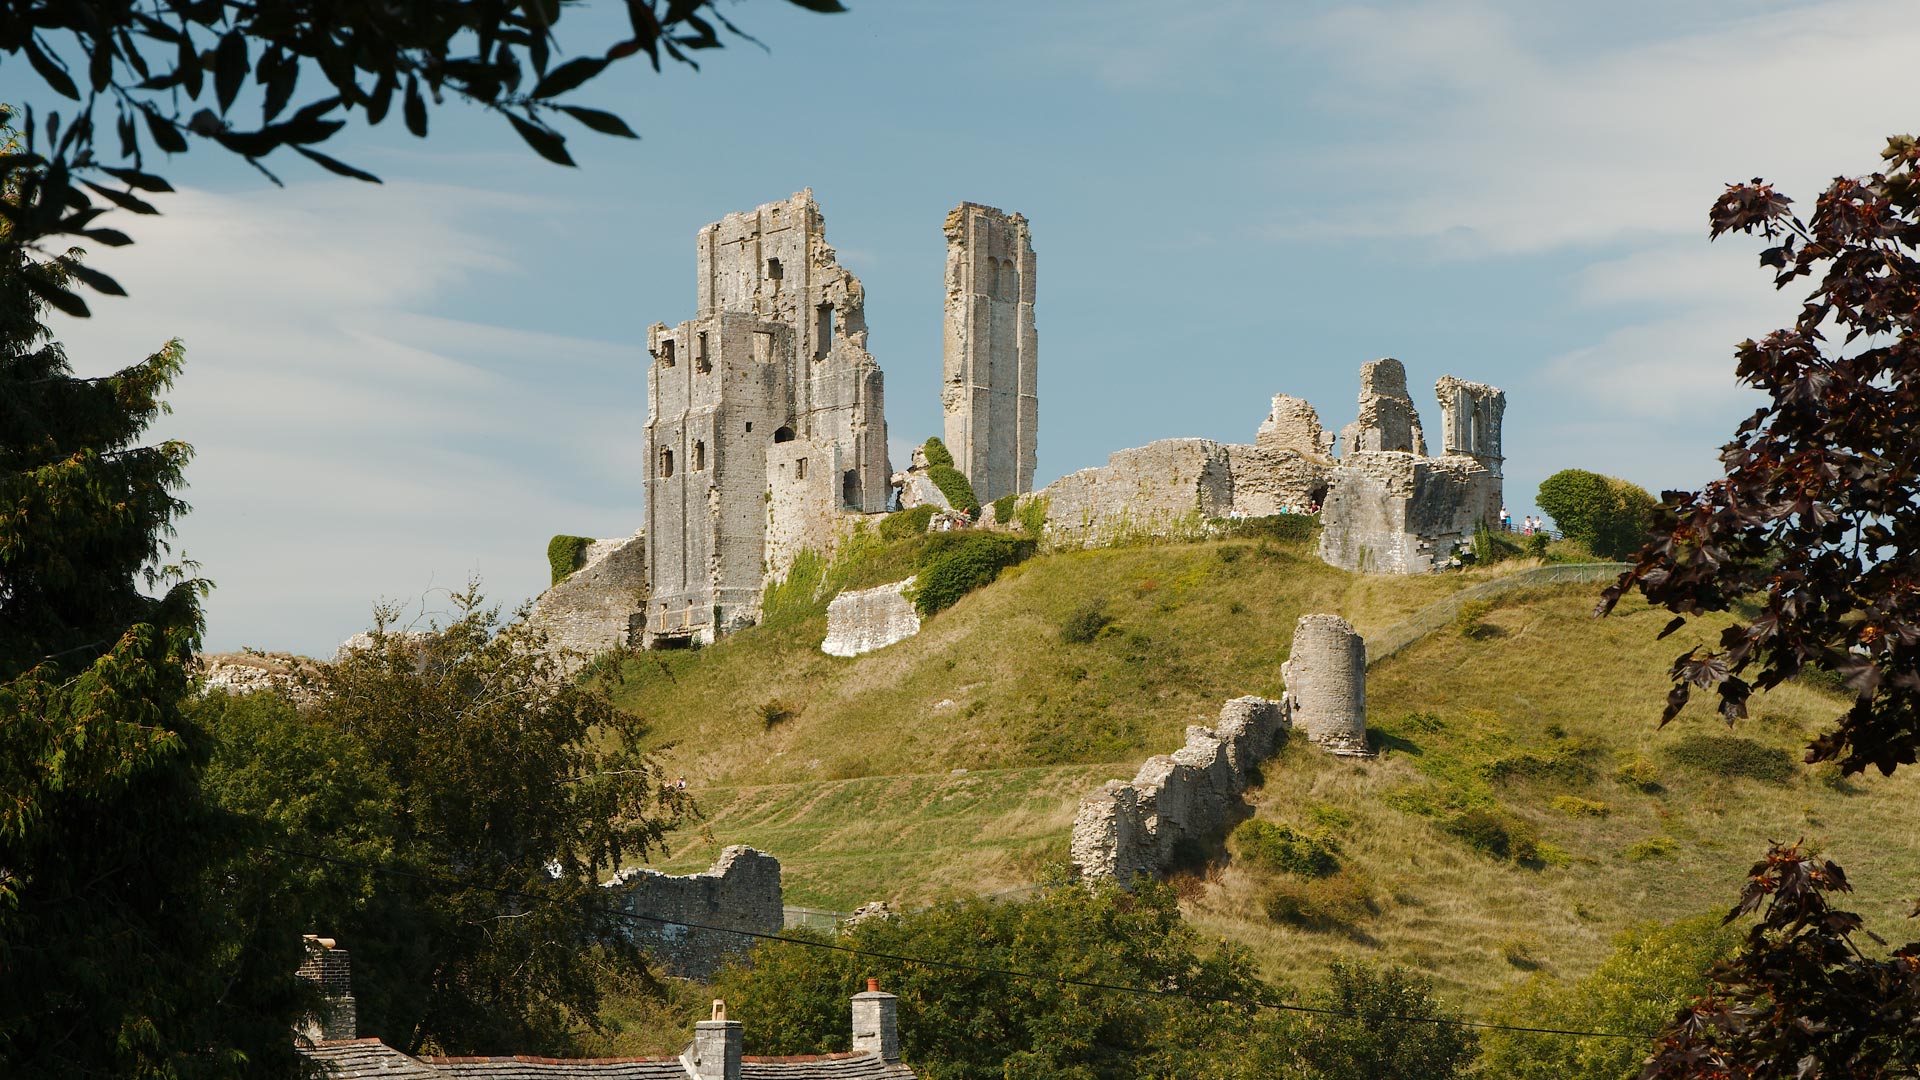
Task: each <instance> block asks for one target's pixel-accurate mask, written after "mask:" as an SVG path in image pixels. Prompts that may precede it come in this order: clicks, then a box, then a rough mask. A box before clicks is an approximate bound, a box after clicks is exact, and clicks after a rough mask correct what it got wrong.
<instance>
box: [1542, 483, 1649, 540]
mask: <svg viewBox="0 0 1920 1080" xmlns="http://www.w3.org/2000/svg"><path fill="white" fill-rule="evenodd" d="M1538 501H1539V503H1540V509H1542V510H1544V511H1546V512H1547V516H1549V517H1551V518H1553V521H1554V524H1556V525H1558V526H1559V527H1560V531H1561V532H1563V533H1565V534H1566V535H1567V538H1568V539H1570V540H1578V541H1580V542H1582V543H1584V544H1586V545H1587V546H1588V547H1589V548H1591V549H1592V550H1593V553H1594V554H1595V555H1598V556H1600V557H1601V558H1603V559H1623V558H1626V557H1628V556H1630V555H1632V554H1634V553H1635V552H1637V551H1639V550H1640V546H1641V545H1642V544H1644V543H1646V541H1647V529H1648V528H1649V527H1650V526H1651V524H1652V522H1653V508H1654V506H1655V505H1656V504H1655V502H1654V499H1653V496H1651V495H1649V494H1647V492H1646V489H1644V488H1641V487H1639V486H1638V485H1635V484H1631V483H1628V482H1627V481H1625V480H1621V479H1618V478H1616V477H1612V476H1602V475H1600V474H1599V473H1592V472H1587V471H1586V470H1584V469H1562V470H1561V471H1559V472H1557V473H1554V474H1553V475H1552V476H1549V477H1547V478H1546V479H1545V480H1543V481H1541V483H1540V494H1539V498H1538Z"/></svg>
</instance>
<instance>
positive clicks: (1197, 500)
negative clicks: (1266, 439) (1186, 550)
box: [1043, 439, 1233, 546]
mask: <svg viewBox="0 0 1920 1080" xmlns="http://www.w3.org/2000/svg"><path fill="white" fill-rule="evenodd" d="M1043 494H1044V495H1045V496H1046V498H1047V538H1048V541H1049V542H1050V543H1054V544H1064V545H1087V546H1092V545H1097V544H1102V543H1112V542H1116V541H1119V540H1122V539H1125V538H1128V537H1137V536H1166V535H1169V534H1171V533H1173V532H1176V531H1178V530H1180V529H1183V528H1191V527H1193V526H1194V525H1197V524H1198V523H1199V522H1201V521H1204V520H1205V519H1207V518H1220V517H1227V516H1228V515H1230V514H1231V513H1232V512H1233V473H1232V464H1231V462H1230V460H1229V457H1228V452H1227V448H1226V447H1224V446H1222V445H1220V444H1219V443H1217V442H1213V441H1212V440H1210V439H1162V440H1161V441H1159V442H1155V443H1148V444H1147V445H1145V446H1140V447H1135V448H1133V449H1131V450H1119V451H1115V452H1114V453H1113V454H1112V455H1110V456H1109V457H1108V458H1107V463H1106V464H1105V465H1103V466H1098V467H1095V468H1092V469H1082V470H1080V471H1079V472H1076V473H1069V474H1068V475H1066V476H1063V477H1061V478H1060V479H1058V480H1055V481H1054V482H1053V483H1052V484H1049V485H1048V486H1047V489H1046V491H1045V492H1044V493H1043Z"/></svg>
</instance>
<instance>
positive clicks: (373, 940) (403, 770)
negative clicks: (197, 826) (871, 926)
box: [218, 587, 685, 1054]
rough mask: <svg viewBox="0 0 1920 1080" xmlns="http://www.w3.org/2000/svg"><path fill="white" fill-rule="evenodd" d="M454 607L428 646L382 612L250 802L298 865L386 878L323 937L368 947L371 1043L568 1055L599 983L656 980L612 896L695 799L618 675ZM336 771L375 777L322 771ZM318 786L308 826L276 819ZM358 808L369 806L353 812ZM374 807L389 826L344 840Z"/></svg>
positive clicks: (320, 678) (363, 994) (278, 750)
mask: <svg viewBox="0 0 1920 1080" xmlns="http://www.w3.org/2000/svg"><path fill="white" fill-rule="evenodd" d="M452 599H453V603H454V606H455V616H456V617H455V618H454V619H453V620H452V621H451V622H450V623H448V624H447V625H446V626H443V627H432V628H430V629H428V630H427V631H424V632H420V633H407V632H402V631H399V630H397V629H396V628H395V624H394V620H395V615H396V613H395V611H394V610H393V609H392V608H382V609H379V610H378V611H377V613H376V614H377V618H376V623H375V627H374V630H373V631H372V633H371V634H370V635H369V636H368V638H367V639H366V640H365V641H364V643H362V644H358V645H356V646H355V647H352V648H348V649H346V650H344V651H343V652H342V654H341V655H340V656H338V657H336V658H335V659H334V661H333V662H332V663H331V664H327V665H320V666H317V667H315V668H314V669H313V670H312V672H311V673H310V674H309V676H308V686H307V690H308V692H309V693H311V694H312V695H313V700H312V703H311V704H310V705H309V706H307V707H306V708H305V709H304V711H303V712H302V714H301V715H300V716H298V717H292V716H291V714H290V713H288V714H285V715H282V716H281V717H280V719H279V720H278V721H277V728H278V734H276V735H275V736H274V737H273V738H272V739H269V740H267V748H268V750H270V751H271V752H272V753H273V754H274V755H276V760H279V761H281V762H283V764H284V767H285V768H286V769H287V770H288V772H287V773H286V774H283V775H279V776H274V777H268V778H265V779H264V780H263V781H262V782H261V783H259V784H257V785H256V786H255V790H256V791H257V792H258V794H257V795H255V796H251V797H248V798H246V799H244V800H243V801H244V804H245V805H246V807H247V808H249V809H251V810H252V811H253V812H254V813H255V814H256V815H262V814H265V815H269V816H275V817H276V818H277V821H278V824H279V826H280V827H281V828H282V829H283V830H284V834H285V836H286V837H287V839H286V841H285V843H286V844H287V845H289V847H291V848H292V850H293V851H294V853H295V855H296V857H298V856H309V857H311V856H317V857H319V858H322V859H333V860H338V862H337V863H336V864H335V865H339V863H345V864H347V865H349V866H355V867H363V868H366V869H368V870H369V872H370V873H371V875H372V877H371V879H370V880H369V889H368V893H367V894H366V896H365V898H364V900H363V901H361V900H356V899H354V898H353V897H352V896H351V895H345V894H344V893H343V890H341V889H340V888H338V887H337V886H329V887H330V888H331V890H332V893H333V895H334V900H333V901H332V902H331V906H330V907H324V908H321V909H320V910H319V912H318V915H319V917H323V918H328V919H330V920H332V921H333V925H331V926H316V927H315V928H314V929H315V930H325V931H327V932H329V933H337V935H338V936H339V937H340V938H341V939H342V940H343V941H345V942H347V943H348V948H350V949H351V950H352V951H353V952H354V955H355V957H356V960H357V963H356V969H357V972H358V975H357V977H356V990H355V996H356V997H357V998H358V1000H359V1005H360V1010H361V1017H362V1024H363V1029H364V1030H365V1031H367V1032H369V1033H374V1034H379V1035H380V1036H382V1037H383V1038H385V1039H386V1040H387V1041H388V1042H389V1043H390V1044H392V1045H394V1046H396V1047H399V1048H401V1049H403V1050H407V1051H409V1052H416V1051H419V1050H421V1049H422V1048H432V1049H434V1050H437V1051H440V1052H443V1053H454V1054H465V1053H539V1052H565V1051H569V1050H572V1049H574V1048H575V1045H576V1041H577V1038H578V1036H579V1035H580V1034H581V1033H582V1032H583V1031H589V1030H591V1031H599V1030H600V1018H599V1004H600V988H601V985H602V977H603V976H604V975H607V974H625V975H628V976H639V975H644V973H645V970H646V969H645V964H644V960H643V958H642V956H641V954H640V952H639V950H638V948H637V947H636V946H634V945H633V944H632V943H631V942H630V941H629V940H628V938H627V937H626V935H624V934H623V933H621V930H622V929H623V926H624V924H623V923H621V922H620V921H619V920H617V919H616V918H615V917H614V916H613V915H612V914H611V913H610V911H609V908H610V905H609V904H608V901H607V897H606V892H605V890H604V889H602V888H601V887H600V883H601V882H602V881H604V880H605V879H607V878H608V877H610V876H611V875H612V873H613V871H614V870H616V869H617V868H618V867H619V866H620V865H621V863H622V862H623V861H627V860H631V859H639V858H644V857H645V856H647V855H648V854H650V853H651V852H653V851H655V850H658V849H660V848H661V847H662V846H663V844H662V841H663V838H664V836H665V834H666V832H667V830H668V829H670V828H671V827H673V826H674V825H675V824H677V823H678V821H679V818H680V816H681V815H682V813H683V812H684V811H685V796H684V794H682V793H680V792H676V791H674V790H672V789H671V788H670V787H669V785H668V783H667V779H668V778H667V776H666V774H665V772H664V771H663V770H662V768H661V767H660V766H659V765H658V763H657V762H656V761H655V760H654V759H653V758H652V757H651V756H649V755H647V754H644V753H642V752H641V751H640V750H639V744H640V742H641V740H642V739H643V738H644V736H645V734H646V727H645V725H644V723H642V721H641V720H640V718H639V717H637V716H634V715H632V714H630V713H627V712H624V711H622V710H620V709H619V708H617V707H616V706H614V704H613V703H612V699H611V697H610V694H609V690H610V688H611V682H610V680H612V679H614V678H616V677H617V676H616V674H615V672H614V666H612V665H606V666H602V667H599V668H596V669H593V670H592V671H590V672H587V673H585V674H584V675H581V674H580V673H577V672H574V671H572V670H571V669H570V667H569V662H570V658H569V657H568V656H567V655H566V654H565V653H564V652H562V651H561V650H555V649H552V648H550V647H549V644H548V642H547V640H546V637H545V634H544V633H543V632H541V631H539V630H537V629H535V628H533V627H530V626H528V625H527V623H526V622H525V621H524V620H520V621H516V622H513V623H511V624H509V625H507V626H505V627H502V626H500V621H499V614H498V611H497V610H495V609H490V608H487V607H485V606H484V604H483V601H482V599H481V597H480V594H479V592H478V590H477V589H476V588H472V587H470V588H469V589H467V590H466V591H464V592H462V593H458V594H456V595H455V596H454V597H453V598H452ZM523 614H524V613H523ZM290 725H291V726H290ZM299 726H312V727H316V728H318V729H319V731H318V732H317V733H315V734H313V735H311V736H309V735H305V734H302V733H301V732H300V731H299V730H298V727H299ZM218 730H232V729H231V728H227V727H224V726H223V727H222V728H220V729H218ZM240 730H241V731H242V733H243V736H244V733H245V729H244V728H243V729H240ZM244 737H250V736H244ZM330 746H337V747H338V748H339V749H338V750H328V749H327V747H330ZM249 756H250V757H252V758H253V759H254V760H255V762H256V763H258V761H259V757H260V755H259V754H258V753H257V752H254V751H252V750H249ZM322 760H331V761H334V762H335V763H336V764H335V767H336V768H341V767H344V768H348V769H363V768H364V769H369V770H371V771H372V772H373V773H374V774H375V776H374V778H373V780H372V781H370V782H368V783H366V784H361V783H359V782H357V781H356V782H354V783H352V784H345V782H344V781H342V780H340V779H338V778H323V777H314V776H311V775H308V770H309V769H310V768H311V767H312V763H315V762H318V761H322ZM239 779H240V777H239V776H238V775H235V776H233V777H232V780H233V781H237V780H239ZM343 785H344V786H343ZM226 790H227V791H229V792H235V791H236V790H238V788H237V784H236V783H234V782H229V783H228V784H227V785H226ZM240 793H241V794H242V795H244V791H241V792H240ZM306 793H314V794H315V796H316V797H317V798H318V800H319V806H318V808H317V809H318V811H319V812H316V813H314V814H312V815H311V816H308V817H303V818H296V817H294V816H292V815H290V814H289V813H288V812H286V811H285V810H283V809H274V808H273V807H272V806H270V805H269V800H278V805H279V806H281V807H284V806H285V805H286V803H287V800H289V799H290V798H292V797H295V796H300V797H303V798H304V797H305V795H306ZM352 800H361V801H363V802H367V803H369V808H368V809H362V810H359V811H354V812H353V814H352V815H349V814H348V813H347V807H348V806H349V805H351V801H352ZM375 807H377V810H376V809H374V808H375ZM374 812H377V813H379V814H381V815H383V816H384V820H383V821H381V823H380V825H379V828H378V829H377V830H373V831H371V832H369V833H367V834H366V835H364V836H362V837H359V838H354V837H352V836H351V835H347V836H343V835H342V833H341V830H340V829H339V825H340V824H341V823H342V820H343V819H345V818H347V817H349V816H358V817H364V815H366V814H369V813H374ZM343 844H357V845H358V848H357V849H351V848H347V849H343ZM382 848H385V849H386V850H387V851H388V852H389V854H387V855H386V857H385V858H384V859H382V858H380V849H382ZM342 901H344V902H342Z"/></svg>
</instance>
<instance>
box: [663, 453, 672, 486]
mask: <svg viewBox="0 0 1920 1080" xmlns="http://www.w3.org/2000/svg"><path fill="white" fill-rule="evenodd" d="M672 475H673V451H671V450H662V451H660V479H662V480H665V479H666V478H667V477H669V476H672Z"/></svg>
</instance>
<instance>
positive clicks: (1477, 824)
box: [1443, 808, 1540, 862]
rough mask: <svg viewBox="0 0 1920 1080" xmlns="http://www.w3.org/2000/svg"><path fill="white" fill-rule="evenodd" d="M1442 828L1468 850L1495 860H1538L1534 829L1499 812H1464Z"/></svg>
mask: <svg viewBox="0 0 1920 1080" xmlns="http://www.w3.org/2000/svg"><path fill="white" fill-rule="evenodd" d="M1443 828H1445V829H1446V830H1447V832H1449V833H1451V834H1453V835H1454V836H1457V837H1459V838H1460V839H1461V840H1463V841H1465V842H1466V845H1467V846H1468V847H1470V848H1472V849H1474V850H1475V851H1478V852H1480V853H1481V854H1483V855H1490V856H1492V857H1493V858H1496V859H1502V860H1505V859H1512V860H1513V861H1514V862H1533V861H1534V860H1536V859H1538V858H1539V857H1540V840H1539V838H1538V837H1537V836H1535V835H1534V832H1533V826H1531V825H1528V824H1527V823H1526V822H1524V821H1521V820H1519V819H1518V818H1515V817H1513V816H1512V815H1511V814H1507V813H1504V812H1502V811H1499V810H1487V809H1482V808H1475V809H1471V810H1465V811H1462V812H1461V813H1458V814H1455V815H1454V816H1453V818H1452V819H1451V820H1449V821H1448V822H1447V823H1446V825H1445V826H1443Z"/></svg>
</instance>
